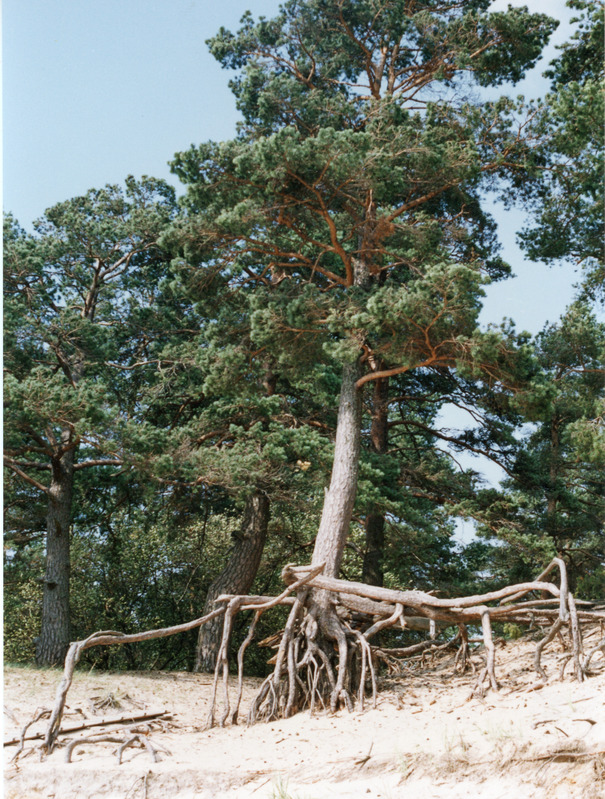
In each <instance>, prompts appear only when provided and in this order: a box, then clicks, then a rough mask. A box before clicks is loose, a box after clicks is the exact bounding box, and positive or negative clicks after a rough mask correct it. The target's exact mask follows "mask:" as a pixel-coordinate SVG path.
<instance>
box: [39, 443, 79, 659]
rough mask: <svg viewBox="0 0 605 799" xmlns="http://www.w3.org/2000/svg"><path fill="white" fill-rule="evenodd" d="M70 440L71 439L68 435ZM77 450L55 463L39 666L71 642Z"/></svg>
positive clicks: (60, 656)
mask: <svg viewBox="0 0 605 799" xmlns="http://www.w3.org/2000/svg"><path fill="white" fill-rule="evenodd" d="M63 438H64V439H65V440H66V441H67V440H68V438H69V436H68V434H67V433H66V434H64V436H63ZM74 459H75V449H74V448H70V449H68V450H67V452H64V453H63V455H62V456H61V457H58V458H54V459H53V461H52V473H51V482H50V486H49V491H48V495H49V499H48V514H47V533H46V570H45V574H44V587H43V592H42V626H41V630H40V635H39V637H38V638H37V641H36V664H37V665H38V666H56V665H57V664H58V663H62V662H63V660H64V659H65V654H66V652H67V649H68V647H69V642H70V640H71V635H70V632H71V631H70V614H69V572H70V558H69V545H70V541H69V538H70V522H71V503H72V495H73V484H74Z"/></svg>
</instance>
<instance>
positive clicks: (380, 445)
mask: <svg viewBox="0 0 605 799" xmlns="http://www.w3.org/2000/svg"><path fill="white" fill-rule="evenodd" d="M388 398H389V380H388V378H384V379H382V380H376V381H375V383H374V395H373V397H372V427H371V429H370V439H371V442H372V449H373V450H374V452H376V453H377V454H379V455H383V454H384V453H385V452H386V451H387V448H388V443H389V424H388V422H389V419H388V415H389V405H388ZM384 526H385V519H384V513H382V512H381V511H380V510H379V509H378V508H377V507H376V506H372V507H370V508H369V509H368V514H367V516H366V520H365V533H366V553H365V556H364V559H363V576H362V580H363V582H364V583H366V584H367V585H380V586H381V585H382V584H383V582H384V572H383V559H384Z"/></svg>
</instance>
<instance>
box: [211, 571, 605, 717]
mask: <svg viewBox="0 0 605 799" xmlns="http://www.w3.org/2000/svg"><path fill="white" fill-rule="evenodd" d="M555 569H558V571H559V577H560V580H559V583H560V584H559V585H558V586H557V585H555V584H554V583H553V582H547V581H546V578H547V577H548V575H549V574H550V573H551V572H552V571H553V570H555ZM282 577H283V580H284V582H285V583H286V584H287V585H288V588H287V589H286V591H284V593H283V594H282V595H281V596H280V597H276V598H274V599H270V598H268V597H250V596H246V597H243V596H227V595H223V596H221V597H219V598H218V600H217V602H220V603H224V607H225V622H224V628H223V639H222V643H221V649H220V652H219V656H218V660H217V666H216V671H215V676H214V693H213V701H212V706H211V711H210V715H209V718H208V725H209V726H213V725H214V724H217V723H218V724H219V725H221V726H223V725H224V724H226V723H228V722H230V723H235V722H236V721H237V718H238V713H239V707H240V700H241V694H242V690H241V688H242V681H243V659H244V652H245V650H246V648H247V647H248V646H249V645H250V643H251V641H252V640H253V637H254V632H255V629H256V626H257V623H258V619H259V618H260V616H261V615H262V613H263V612H264V611H265V610H266V609H268V608H269V607H273V606H274V605H276V604H287V605H290V606H291V609H290V614H289V616H288V621H287V623H286V626H285V628H284V630H283V631H282V632H281V635H280V637H279V638H278V639H277V640H279V644H278V646H277V653H276V655H275V657H274V658H272V661H270V662H273V663H274V669H273V672H272V673H271V674H270V675H269V676H268V677H267V678H266V679H265V680H264V682H263V683H262V685H261V688H260V690H259V692H258V694H257V696H256V698H255V700H254V701H253V703H252V706H251V707H250V709H249V712H248V718H247V721H248V723H254V722H255V721H259V720H265V721H270V720H273V719H276V718H280V717H282V718H283V717H288V716H290V715H292V714H293V713H295V712H297V711H299V710H302V709H307V708H308V709H310V710H311V711H312V710H313V709H315V708H316V707H321V708H324V709H329V710H330V711H332V712H333V711H335V710H337V709H338V708H340V707H346V708H347V709H349V710H350V709H352V708H353V706H354V705H357V707H358V708H359V709H362V710H363V708H364V703H365V699H366V697H371V701H372V704H373V705H374V706H375V704H376V693H377V687H376V673H377V670H378V668H379V666H380V664H381V663H385V664H386V665H387V666H388V667H389V668H390V669H391V670H392V669H393V668H394V665H395V664H396V663H397V662H398V661H401V660H403V659H405V658H408V657H410V656H413V655H416V654H418V653H419V652H422V651H423V650H431V651H433V652H434V651H435V650H439V649H448V648H455V649H457V654H456V664H457V667H458V668H459V670H461V671H464V670H465V668H466V667H467V665H468V664H469V663H470V659H469V639H468V631H467V625H477V626H479V625H480V627H481V634H482V639H483V643H484V646H485V652H486V662H485V666H484V668H483V670H482V671H481V673H480V674H479V675H478V679H477V682H476V685H475V688H474V691H479V690H483V689H484V687H485V686H486V685H487V686H489V687H490V688H491V689H493V690H495V691H497V690H498V681H497V678H496V663H495V660H496V657H495V653H496V650H495V647H494V642H493V634H492V624H493V622H500V623H503V622H508V623H514V624H517V625H527V626H530V625H531V626H533V627H535V628H538V629H543V630H544V635H543V637H541V638H540V640H539V641H538V643H537V645H536V649H535V654H534V667H535V670H536V672H537V673H538V675H539V676H540V678H541V679H543V680H544V681H546V679H547V676H546V673H545V671H544V669H543V667H542V664H541V657H542V652H543V650H544V648H545V647H546V646H547V645H548V644H549V643H550V642H551V641H552V640H553V639H554V638H555V637H558V638H559V640H560V641H562V642H563V644H564V645H565V646H566V648H567V650H568V656H567V657H566V658H565V659H564V662H563V665H562V669H561V675H560V676H562V675H563V672H564V669H565V665H566V664H567V663H568V662H570V661H571V662H573V668H574V673H575V677H576V679H577V680H580V681H581V680H583V679H584V678H585V676H586V675H587V674H588V669H589V665H590V660H591V659H592V657H593V655H594V654H595V653H596V652H597V651H599V650H605V638H601V640H600V642H599V644H598V645H597V646H596V647H593V648H592V649H591V650H590V651H588V652H585V651H584V645H583V636H582V627H583V626H584V625H586V624H587V623H594V622H597V621H598V622H600V623H601V624H603V623H604V622H605V610H604V609H599V608H595V607H594V605H593V604H592V603H587V602H581V601H576V600H574V597H573V596H572V594H571V593H570V592H569V590H568V587H567V574H566V570H565V564H564V563H563V561H562V560H560V559H558V558H555V559H554V560H553V561H552V562H551V563H550V564H549V566H548V567H547V568H546V569H545V570H544V571H543V572H542V573H541V574H540V575H539V576H538V578H537V579H536V580H534V581H533V582H529V583H521V584H518V585H512V586H507V587H506V588H502V589H500V590H499V591H492V592H490V593H486V594H481V595H477V596H470V597H462V598H456V599H441V598H438V597H434V596H432V595H431V594H427V593H424V592H421V591H396V590H393V589H386V588H379V587H376V586H370V585H364V584H362V583H354V582H347V581H345V580H338V579H334V578H329V577H324V576H322V574H321V567H319V568H311V567H310V566H299V567H294V566H286V568H285V569H284V570H283V572H282ZM536 595H537V596H539V597H540V598H539V599H536V598H533V597H535V596H536ZM496 603H497V604H496ZM252 609H253V610H254V611H255V612H254V617H253V620H252V623H251V625H250V628H249V631H248V635H247V637H246V639H245V640H244V642H243V643H242V645H241V647H240V649H239V652H238V655H237V661H238V674H239V682H238V692H237V696H236V698H235V701H234V703H233V705H231V703H230V697H229V682H228V675H229V661H228V653H229V641H230V636H231V629H232V622H233V617H234V615H235V614H236V613H237V612H240V611H243V610H252ZM389 628H390V629H398V630H405V629H408V630H409V629H411V630H416V631H426V633H427V635H426V640H424V641H420V642H418V643H415V644H412V645H410V646H407V647H399V648H390V649H387V648H385V647H383V646H381V645H380V644H376V643H374V642H373V641H372V639H374V641H375V640H376V637H377V636H378V634H379V633H380V632H382V631H384V630H386V629H389ZM452 630H453V631H454V632H453V633H452ZM439 631H443V633H444V635H439V636H438V632H439ZM562 631H566V632H567V633H568V635H567V636H566V640H565V638H563V637H562V636H561V632H562ZM447 633H450V636H449V637H447ZM276 638H277V637H276V636H272V637H271V638H270V639H266V640H265V641H261V642H260V643H261V645H263V644H264V645H271V644H275V643H277V641H276ZM221 676H222V683H223V697H224V698H223V702H222V712H220V714H219V712H218V705H219V701H218V694H219V684H220V682H221Z"/></svg>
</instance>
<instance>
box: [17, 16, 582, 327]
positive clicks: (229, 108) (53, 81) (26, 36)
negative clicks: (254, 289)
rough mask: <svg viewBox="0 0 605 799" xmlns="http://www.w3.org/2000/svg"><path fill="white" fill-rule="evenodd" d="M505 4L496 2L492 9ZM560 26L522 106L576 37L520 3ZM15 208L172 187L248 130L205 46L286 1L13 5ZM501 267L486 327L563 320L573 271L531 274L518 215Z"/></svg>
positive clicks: (34, 211) (505, 224)
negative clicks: (220, 144)
mask: <svg viewBox="0 0 605 799" xmlns="http://www.w3.org/2000/svg"><path fill="white" fill-rule="evenodd" d="M507 4H508V3H507V0H496V1H495V2H494V3H493V7H494V9H498V8H505V7H506V5H507ZM524 4H527V5H529V7H530V9H531V10H532V11H541V12H545V13H548V14H550V15H552V16H556V17H557V18H559V19H561V20H562V24H561V25H560V26H559V29H558V30H557V31H556V33H555V35H554V37H553V40H552V43H551V45H550V46H549V48H548V50H547V52H546V54H545V58H544V59H543V62H542V63H541V65H539V66H538V67H537V68H536V70H534V74H533V75H532V77H531V78H529V79H526V80H525V81H523V83H522V84H519V85H518V86H517V87H514V88H511V89H510V92H511V93H513V94H518V93H525V94H526V95H533V96H535V95H537V94H540V93H542V92H543V91H545V90H546V88H547V86H548V84H547V81H545V80H543V79H541V78H540V73H541V72H542V71H543V70H544V68H545V64H546V63H548V61H549V60H550V59H551V58H553V56H554V55H555V54H556V51H555V49H554V45H555V44H557V43H560V42H561V41H564V40H565V39H566V38H568V36H569V32H570V27H569V24H568V20H569V18H570V12H569V10H568V9H566V7H565V0H524V2H521V0H513V5H524ZM3 6H4V7H3V12H4V13H3V37H4V208H5V210H7V211H10V212H12V213H13V214H14V216H15V217H16V218H17V219H18V220H19V222H20V223H21V225H22V226H23V227H25V228H26V229H30V228H31V223H32V221H33V220H34V219H35V218H37V217H39V216H40V215H41V214H42V213H43V212H44V210H45V209H46V208H48V207H49V206H51V205H53V204H54V203H57V202H60V201H62V200H65V199H68V198H70V197H73V196H75V195H78V194H82V193H84V192H85V191H86V190H87V189H89V188H92V187H95V186H102V185H104V184H105V183H120V182H122V180H123V179H124V177H125V176H126V175H128V174H134V175H135V176H137V177H139V176H141V175H143V174H147V175H153V176H155V177H163V178H166V179H168V180H170V181H171V182H173V183H174V182H175V180H176V179H174V178H173V177H172V176H171V175H170V172H169V169H168V166H167V162H168V161H169V160H170V159H171V158H172V156H173V154H174V153H175V152H177V151H180V150H184V149H186V148H187V147H189V145H190V144H192V143H199V142H201V141H206V140H208V139H226V138H230V137H231V136H232V135H233V134H234V131H235V123H236V120H237V118H238V115H237V112H236V110H235V105H234V100H233V97H232V95H231V93H230V91H229V88H228V81H229V79H230V77H231V74H230V73H229V72H225V71H223V70H221V68H220V67H219V65H218V64H217V63H216V61H215V60H214V59H213V58H212V56H211V55H210V54H209V53H208V49H207V46H206V44H205V40H206V39H207V38H208V37H209V36H212V35H213V34H214V33H216V32H217V31H218V29H219V27H220V26H221V25H224V26H225V27H228V28H231V29H234V28H236V27H237V24H238V21H239V19H240V18H241V16H242V14H243V13H244V11H246V10H247V9H249V10H251V11H252V13H253V14H254V15H255V16H258V15H261V14H264V15H265V16H272V15H273V13H274V12H275V11H276V10H277V9H278V7H279V0H228V2H223V3H220V2H211V1H210V0H4V4H3ZM495 215H496V218H497V219H498V222H499V225H500V233H501V239H502V242H503V244H504V245H505V249H504V257H505V258H506V259H507V260H508V261H509V262H510V263H511V265H512V266H513V271H514V272H515V274H516V275H517V277H516V278H515V279H514V280H508V281H505V282H504V283H502V284H499V285H496V286H493V287H490V289H489V290H488V296H487V298H486V302H485V308H484V311H483V314H482V321H483V322H484V323H487V322H489V321H500V320H501V319H502V317H504V316H506V317H512V318H513V319H515V321H516V322H517V326H518V328H520V329H526V330H530V331H531V332H534V333H535V332H538V331H539V330H540V329H541V328H542V327H543V325H544V323H545V321H546V320H550V321H556V319H557V318H558V317H559V315H560V314H561V313H562V312H563V310H564V309H565V307H566V305H567V304H568V303H569V300H570V298H571V296H572V293H573V289H572V285H573V283H574V282H575V280H576V279H577V277H576V276H575V275H574V273H573V270H572V269H571V267H569V266H564V267H554V268H548V267H545V266H543V265H536V264H529V263H527V262H525V261H524V259H523V256H522V254H521V253H520V252H519V250H518V249H517V248H516V246H515V234H516V231H517V230H518V228H519V227H520V226H521V224H522V221H523V214H522V213H521V212H510V213H504V212H503V211H502V210H501V209H497V208H496V209H495Z"/></svg>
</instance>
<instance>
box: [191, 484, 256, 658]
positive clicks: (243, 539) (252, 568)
mask: <svg viewBox="0 0 605 799" xmlns="http://www.w3.org/2000/svg"><path fill="white" fill-rule="evenodd" d="M269 513H270V505H269V499H268V497H267V496H266V494H263V493H262V492H260V491H256V492H255V493H254V494H252V496H251V497H250V498H249V499H248V500H247V501H246V507H245V508H244V517H243V520H242V526H241V529H240V531H239V532H238V533H237V535H236V536H235V542H234V547H233V551H232V553H231V557H230V558H229V561H228V563H227V565H226V566H225V568H224V569H223V571H222V572H221V573H220V574H219V576H218V577H217V578H216V580H215V581H214V582H213V583H212V585H211V586H210V588H209V590H208V594H207V596H206V604H205V605H204V611H203V612H204V614H206V613H209V612H210V611H212V610H214V607H215V605H214V600H215V599H216V598H217V597H218V596H220V594H247V593H248V591H249V590H250V588H251V587H252V583H253V582H254V578H255V577H256V572H257V571H258V567H259V564H260V559H261V555H262V554H263V548H264V546H265V541H266V538H267V528H268V526H269ZM222 627H223V619H222V617H221V616H219V617H218V618H217V619H214V620H213V621H210V622H208V623H207V624H204V625H203V627H200V633H199V636H198V642H197V648H196V656H195V666H194V671H214V667H215V665H216V657H217V654H218V650H219V646H220V643H221V636H222Z"/></svg>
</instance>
